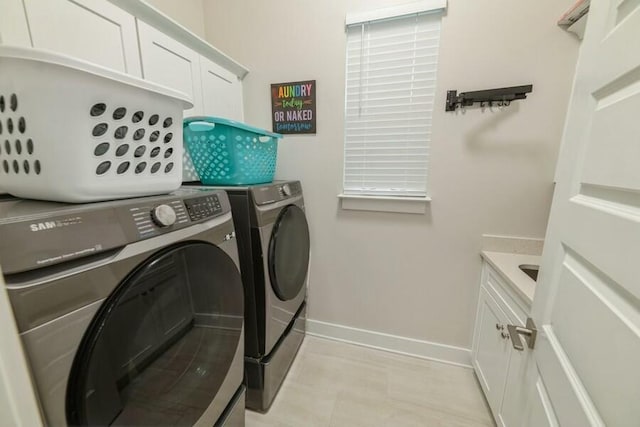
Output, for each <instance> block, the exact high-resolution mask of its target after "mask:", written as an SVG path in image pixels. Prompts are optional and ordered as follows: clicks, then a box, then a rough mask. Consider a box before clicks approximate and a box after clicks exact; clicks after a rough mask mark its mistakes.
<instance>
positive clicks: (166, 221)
mask: <svg viewBox="0 0 640 427" xmlns="http://www.w3.org/2000/svg"><path fill="white" fill-rule="evenodd" d="M151 219H152V220H153V222H155V223H156V224H157V225H158V227H169V226H170V225H173V224H175V222H176V211H174V210H173V208H172V207H171V206H169V205H158V206H156V207H155V208H153V209H152V210H151Z"/></svg>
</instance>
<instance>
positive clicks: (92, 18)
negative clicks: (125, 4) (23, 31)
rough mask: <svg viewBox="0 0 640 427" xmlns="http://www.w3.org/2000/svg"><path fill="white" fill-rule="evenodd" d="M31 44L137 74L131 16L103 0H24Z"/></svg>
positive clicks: (135, 40)
mask: <svg viewBox="0 0 640 427" xmlns="http://www.w3.org/2000/svg"><path fill="white" fill-rule="evenodd" d="M24 6H25V11H26V14H27V20H28V22H29V29H30V31H31V41H32V43H33V47H36V48H43V49H49V50H53V51H56V52H60V53H64V54H67V55H70V56H74V57H76V58H80V59H84V60H86V61H90V62H93V63H96V64H98V65H102V66H104V67H108V68H112V69H114V70H117V71H121V72H123V73H128V74H131V75H134V76H137V77H140V76H141V72H140V57H139V55H138V43H137V37H136V23H135V18H134V17H133V16H132V15H130V14H129V13H127V12H125V11H123V10H122V9H120V8H118V7H116V6H114V5H113V4H111V3H109V2H108V1H104V0H47V1H42V0H24Z"/></svg>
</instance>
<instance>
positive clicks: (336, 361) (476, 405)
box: [246, 336, 495, 427]
mask: <svg viewBox="0 0 640 427" xmlns="http://www.w3.org/2000/svg"><path fill="white" fill-rule="evenodd" d="M494 425H495V424H494V422H493V418H492V417H491V414H490V412H489V408H488V407H487V404H486V402H485V400H484V397H483V395H482V391H481V390H480V385H479V384H478V382H477V380H476V378H475V375H474V373H473V371H472V370H471V369H466V368H461V367H457V366H452V365H448V364H444V363H438V362H432V361H429V360H422V359H417V358H413V357H409V356H402V355H397V354H393V353H388V352H384V351H380V350H374V349H370V348H364V347H359V346H355V345H350V344H345V343H341V342H336V341H330V340H325V339H321V338H316V337H311V336H307V337H306V338H305V341H304V343H303V344H302V347H301V348H300V352H299V353H298V357H297V358H296V360H295V362H294V364H293V366H292V367H291V370H290V371H289V374H288V376H287V378H286V379H285V381H284V384H283V385H282V388H281V389H280V392H279V393H278V395H277V396H276V399H275V401H274V403H273V405H272V406H271V409H270V410H269V412H268V413H267V414H259V413H256V412H253V411H247V412H246V426H247V427H276V426H277V427H311V426H323V427H325V426H326V427H334V426H335V427H357V426H367V427H372V426H389V427H405V426H406V427H413V426H420V427H425V426H428V427H431V426H433V427H438V426H443V427H444V426H447V427H459V426H494Z"/></svg>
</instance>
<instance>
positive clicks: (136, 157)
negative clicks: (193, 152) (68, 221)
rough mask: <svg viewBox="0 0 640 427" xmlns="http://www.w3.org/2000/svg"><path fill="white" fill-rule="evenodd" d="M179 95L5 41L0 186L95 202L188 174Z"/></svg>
mask: <svg viewBox="0 0 640 427" xmlns="http://www.w3.org/2000/svg"><path fill="white" fill-rule="evenodd" d="M190 107H192V104H191V102H190V101H189V98H188V97H187V96H186V95H185V94H182V93H180V92H176V91H173V90H171V89H168V88H165V87H163V86H159V85H156V84H153V83H150V82H147V81H144V80H141V79H138V78H135V77H132V76H129V75H126V74H122V73H119V72H117V71H113V70H109V69H106V68H103V67H100V66H98V65H95V64H91V63H88V62H85V61H81V60H78V59H74V58H71V57H68V56H64V55H59V54H55V53H52V52H48V51H43V50H36V49H27V48H18V47H9V46H0V187H1V188H2V189H3V190H5V191H7V192H8V193H11V194H13V195H14V196H18V197H24V198H34V199H42V200H53V201H61V202H73V203H79V202H90V201H98V200H110V199H118V198H126V197H136V196H144V195H151V194H160V193H168V192H171V191H173V190H175V189H177V188H178V187H179V186H180V184H181V181H182V152H183V149H182V114H183V110H184V109H187V108H190Z"/></svg>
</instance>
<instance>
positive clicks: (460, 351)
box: [307, 319, 471, 368]
mask: <svg viewBox="0 0 640 427" xmlns="http://www.w3.org/2000/svg"><path fill="white" fill-rule="evenodd" d="M307 334H308V335H312V336H316V337H321V338H328V339H332V340H336V341H342V342H346V343H349V344H356V345H361V346H364V347H370V348H375V349H378V350H384V351H389V352H391V353H398V354H404V355H407V356H414V357H419V358H421V359H429V360H435V361H437V362H443V363H449V364H452V365H457V366H462V367H465V368H471V350H470V349H468V348H462V347H454V346H451V345H446V344H439V343H434V342H430V341H422V340H417V339H414V338H406V337H401V336H397V335H390V334H383V333H380V332H373V331H367V330H365V329H358V328H352V327H350V326H343V325H336V324H334V323H328V322H322V321H320V320H312V319H307Z"/></svg>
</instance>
